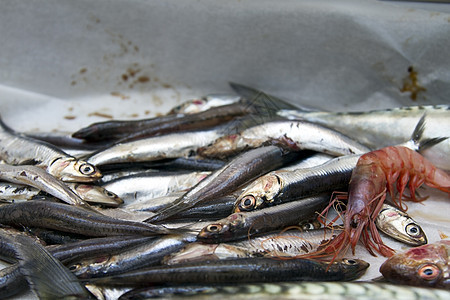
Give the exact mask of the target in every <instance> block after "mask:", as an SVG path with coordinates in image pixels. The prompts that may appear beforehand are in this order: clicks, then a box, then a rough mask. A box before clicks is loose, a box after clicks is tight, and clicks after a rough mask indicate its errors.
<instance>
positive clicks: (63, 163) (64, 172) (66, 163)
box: [0, 119, 102, 182]
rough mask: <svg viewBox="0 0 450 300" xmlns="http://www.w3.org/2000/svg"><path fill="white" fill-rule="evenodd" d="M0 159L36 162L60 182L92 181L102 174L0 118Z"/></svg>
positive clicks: (13, 162) (14, 162)
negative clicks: (12, 127) (18, 130)
mask: <svg viewBox="0 0 450 300" xmlns="http://www.w3.org/2000/svg"><path fill="white" fill-rule="evenodd" d="M0 159H1V160H4V161H5V162H6V163H8V164H12V165H19V164H36V165H38V166H42V167H44V168H46V169H47V171H48V172H49V173H50V174H51V175H53V176H55V177H56V178H58V179H61V180H63V181H77V182H92V181H95V180H97V179H99V178H101V176H102V174H101V173H100V171H99V170H98V169H97V168H96V167H95V166H94V165H92V164H89V163H87V162H85V161H82V160H77V159H76V158H75V157H73V156H70V155H68V154H67V153H65V152H64V151H62V150H60V149H58V148H56V147H55V146H53V145H51V144H48V143H46V142H43V141H39V140H35V139H32V138H29V137H26V136H25V135H21V134H20V133H17V132H15V131H14V130H13V129H11V128H10V127H8V126H7V125H6V124H5V123H3V121H2V120H1V119H0Z"/></svg>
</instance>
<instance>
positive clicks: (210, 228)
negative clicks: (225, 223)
mask: <svg viewBox="0 0 450 300" xmlns="http://www.w3.org/2000/svg"><path fill="white" fill-rule="evenodd" d="M221 229H222V226H221V225H219V224H211V225H208V226H207V227H206V230H207V231H209V232H219V231H220V230H221Z"/></svg>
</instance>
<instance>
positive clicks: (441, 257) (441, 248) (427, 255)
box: [380, 240, 450, 290]
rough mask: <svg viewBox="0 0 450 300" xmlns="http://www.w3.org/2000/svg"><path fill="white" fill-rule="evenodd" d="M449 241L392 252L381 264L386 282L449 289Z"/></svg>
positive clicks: (381, 270)
mask: <svg viewBox="0 0 450 300" xmlns="http://www.w3.org/2000/svg"><path fill="white" fill-rule="evenodd" d="M449 254H450V240H440V241H438V242H435V243H433V244H427V245H422V246H419V247H415V248H411V249H408V250H406V251H404V252H401V253H397V254H394V256H392V257H390V258H388V259H387V260H386V261H385V262H384V263H383V264H382V265H381V267H380V272H381V274H383V276H384V278H386V279H387V280H388V281H390V282H392V283H396V284H405V285H413V286H422V287H433V288H442V289H446V290H449V289H450V277H449V276H450V275H449V274H450V263H449V258H450V257H449Z"/></svg>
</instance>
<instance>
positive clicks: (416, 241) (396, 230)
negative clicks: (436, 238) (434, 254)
mask: <svg viewBox="0 0 450 300" xmlns="http://www.w3.org/2000/svg"><path fill="white" fill-rule="evenodd" d="M375 224H376V226H377V228H378V229H379V230H380V231H382V232H384V233H385V234H387V235H389V236H390V237H392V238H394V239H396V240H399V241H401V242H403V243H406V244H408V245H411V246H420V245H424V244H426V243H427V237H426V235H425V232H424V231H423V230H422V227H420V225H419V224H417V222H416V221H414V220H413V219H412V218H411V217H410V216H409V215H408V214H407V213H405V212H403V211H401V210H399V209H397V208H395V207H393V206H391V205H388V204H383V207H382V209H381V211H380V213H379V214H378V216H377V218H376V219H375Z"/></svg>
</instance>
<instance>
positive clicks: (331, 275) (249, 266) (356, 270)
mask: <svg viewBox="0 0 450 300" xmlns="http://www.w3.org/2000/svg"><path fill="white" fill-rule="evenodd" d="M368 267H369V264H368V263H367V262H365V261H363V260H359V259H342V260H337V261H336V263H332V264H331V265H330V264H329V263H328V262H320V261H315V260H307V259H287V260H280V259H273V258H263V257H258V258H235V259H225V260H213V261H206V262H193V263H185V264H176V265H169V266H167V265H164V266H155V267H151V268H146V269H141V270H136V271H132V272H128V273H123V274H118V275H115V276H109V277H103V278H98V279H95V280H93V282H94V283H95V284H105V285H114V286H115V285H122V286H140V285H148V284H149V283H202V284H205V283H240V282H278V281H302V280H308V281H324V280H328V281H350V280H354V279H357V278H359V277H360V276H361V275H362V274H363V273H364V272H365V271H366V269H367V268H368Z"/></svg>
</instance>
